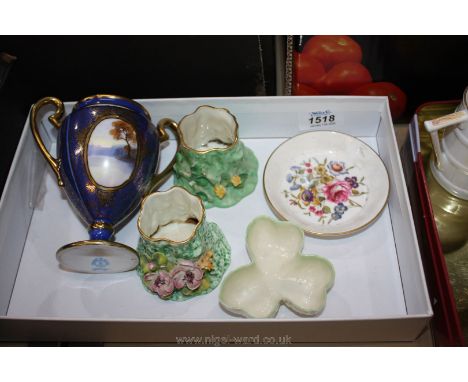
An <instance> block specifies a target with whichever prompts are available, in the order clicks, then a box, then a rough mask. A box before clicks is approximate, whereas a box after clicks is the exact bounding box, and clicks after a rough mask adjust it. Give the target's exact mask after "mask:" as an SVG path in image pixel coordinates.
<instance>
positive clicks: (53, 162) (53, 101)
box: [30, 97, 64, 187]
mask: <svg viewBox="0 0 468 382" xmlns="http://www.w3.org/2000/svg"><path fill="white" fill-rule="evenodd" d="M45 105H54V106H55V107H56V110H55V113H54V114H52V115H51V116H50V117H49V121H50V123H52V125H54V126H55V128H56V129H60V119H61V118H62V115H63V111H64V107H63V102H62V101H60V100H59V99H58V98H54V97H45V98H42V99H40V100H39V101H38V102H36V103H35V104H34V105H33V107H32V109H31V117H30V126H31V131H32V134H33V137H34V139H35V140H36V143H37V146H38V147H39V150H40V151H41V153H42V155H43V156H44V158H45V159H46V161H47V162H48V163H49V165H50V167H52V170H53V171H54V172H55V175H56V176H57V182H58V185H59V186H60V187H63V182H62V177H61V176H60V171H59V168H60V162H59V160H58V159H56V158H54V157H53V156H52V155H50V153H49V152H48V151H47V148H46V147H45V145H44V142H43V140H42V138H41V135H40V134H39V130H38V128H37V121H36V117H37V113H38V112H39V110H40V109H41V108H42V107H43V106H45Z"/></svg>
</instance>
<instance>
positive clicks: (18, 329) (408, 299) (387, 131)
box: [0, 97, 432, 344]
mask: <svg viewBox="0 0 468 382" xmlns="http://www.w3.org/2000/svg"><path fill="white" fill-rule="evenodd" d="M140 102H141V103H142V104H143V105H144V106H145V107H146V108H147V109H148V110H149V112H150V114H151V116H152V119H153V121H155V122H157V121H158V120H159V119H160V118H163V117H170V118H173V119H175V120H176V121H178V120H180V119H181V118H182V116H184V115H185V114H188V113H191V112H192V111H194V110H195V108H196V107H197V106H199V105H203V104H209V105H213V106H222V107H227V108H228V109H229V110H230V111H231V112H232V113H233V114H235V115H236V117H237V119H238V122H239V134H240V138H241V139H242V140H243V141H244V143H245V144H246V145H247V146H249V147H251V148H252V149H253V150H254V152H255V153H256V155H257V157H258V159H259V163H260V167H259V183H258V185H257V188H256V190H255V192H254V193H253V194H252V195H250V196H249V197H247V198H245V199H244V200H243V201H241V202H240V203H239V204H237V205H236V206H234V207H231V208H229V209H217V208H213V209H209V210H208V211H207V219H208V220H210V221H215V222H216V223H218V224H219V226H220V227H221V229H222V230H223V231H224V233H225V235H226V237H227V239H228V241H229V243H230V244H231V247H232V261H231V266H230V268H229V270H228V271H231V270H233V269H235V268H237V267H238V266H240V265H242V264H246V263H248V262H249V258H248V255H247V251H246V249H245V230H246V227H247V225H248V223H249V222H250V221H251V220H252V219H253V218H254V217H255V216H257V215H260V214H265V215H269V216H274V215H273V213H272V211H271V210H270V209H269V207H268V205H267V202H266V200H265V198H264V195H263V188H262V175H263V168H264V165H265V163H266V160H267V159H268V157H269V155H270V154H271V152H272V151H273V150H274V149H275V148H276V147H277V146H278V145H279V144H280V143H281V142H283V141H284V140H285V139H287V138H288V137H291V136H294V135H296V134H299V133H302V132H304V131H307V130H314V129H322V130H323V129H329V130H336V131H341V132H345V133H348V134H351V135H354V136H356V137H358V138H360V139H361V140H363V141H364V142H365V143H367V144H369V145H370V146H371V147H372V148H373V149H374V150H376V151H377V152H378V153H379V155H380V156H381V158H382V160H383V161H384V163H385V165H386V168H387V171H388V173H389V177H390V197H389V201H388V206H387V207H386V208H385V210H384V212H383V214H382V215H381V216H380V217H379V219H377V221H376V222H375V223H374V224H372V225H371V226H370V227H369V228H367V229H366V230H365V231H363V232H361V233H358V234H356V235H354V236H351V237H348V238H342V239H334V240H323V239H317V238H312V237H306V240H305V245H304V253H313V254H319V255H321V256H324V257H326V258H328V259H329V260H330V261H331V262H332V263H333V265H334V267H335V271H336V282H335V285H334V287H333V289H332V290H331V291H330V293H329V294H328V300H327V306H326V308H325V310H324V311H323V312H322V313H321V314H320V315H319V316H317V317H299V316H297V315H295V314H294V313H292V312H291V311H290V310H288V309H287V308H285V307H282V308H281V309H280V311H279V313H278V315H277V317H276V318H273V319H264V320H253V319H243V318H239V317H234V316H232V315H230V314H229V313H227V312H225V311H224V310H222V309H221V307H220V306H219V304H218V292H219V288H218V289H217V290H215V291H214V292H213V293H211V294H209V295H206V296H202V297H198V298H195V299H192V300H189V301H186V302H167V301H161V300H159V299H158V298H157V297H155V296H153V295H151V294H149V293H148V292H146V291H145V290H144V289H143V287H142V286H141V282H140V280H139V278H138V276H137V274H136V272H134V271H133V272H127V273H122V274H114V275H84V274H75V273H70V272H66V271H63V270H61V269H59V268H58V266H57V263H56V260H55V251H56V249H57V248H59V247H60V246H62V245H64V244H67V243H69V242H72V241H77V240H82V239H86V238H87V232H86V227H85V226H84V225H83V224H82V223H81V221H80V220H79V218H78V217H77V216H76V215H75V214H74V212H73V210H72V209H71V207H70V205H69V203H68V201H67V200H66V197H65V195H64V194H63V192H62V191H61V190H60V188H59V187H58V186H57V184H56V181H55V178H54V176H53V174H52V172H51V171H49V168H48V167H47V168H46V166H45V161H44V160H43V158H42V157H41V155H40V153H39V152H38V150H37V149H36V147H35V142H34V140H33V137H32V135H31V133H30V130H29V121H27V122H26V125H25V129H24V132H23V135H22V138H21V141H20V143H19V146H18V149H17V152H16V156H15V159H14V162H13V165H12V168H11V170H10V174H9V177H8V180H7V183H6V185H5V189H4V192H3V195H2V199H1V202H0V227H1V231H0V340H43V341H45V340H48V341H95V342H96V341H103V342H112V341H116V342H126V341H130V342H145V341H148V342H166V343H167V342H169V343H171V342H183V341H185V340H184V339H183V338H184V337H188V338H187V340H188V341H190V338H195V339H194V340H193V341H200V343H207V344H209V343H211V342H210V341H216V338H218V342H219V341H221V342H223V343H233V342H236V341H237V339H238V337H237V336H246V337H247V336H250V337H254V338H260V341H261V339H262V338H264V337H267V338H270V337H274V338H278V336H289V338H290V340H291V341H292V342H295V343H310V342H371V341H413V340H415V339H417V337H418V336H419V335H420V334H421V333H422V332H423V331H424V330H425V329H426V327H427V325H428V323H429V321H430V318H431V317H432V309H431V306H430V303H429V299H428V294H427V289H426V283H425V278H424V273H423V269H422V265H421V259H420V253H419V248H418V244H417V240H416V234H415V230H414V224H413V220H412V215H411V210H410V208H411V207H410V204H409V201H408V196H407V191H406V185H405V181H404V176H403V171H402V167H401V162H400V157H399V153H398V147H397V143H396V139H395V135H394V131H393V125H392V121H391V117H390V113H389V110H388V105H387V100H386V98H385V97H255V98H210V99H206V98H205V99H166V100H140ZM72 106H73V103H67V104H66V109H67V111H68V112H69V111H70V110H71V107H72ZM312 112H327V113H331V114H333V115H335V121H334V123H333V124H332V125H326V126H323V125H322V126H314V127H312V126H311V124H310V121H309V118H310V113H312ZM47 116H48V114H47V113H44V115H42V116H41V118H42V122H43V123H42V126H43V129H44V131H43V135H44V136H45V140H46V141H48V142H49V145H50V146H51V149H52V150H53V144H52V142H53V141H54V138H53V137H52V135H53V134H54V132H53V131H52V129H51V127H50V126H48V123H47V122H46V120H47V119H46V117H47ZM174 151H175V142H174V141H171V142H170V143H169V145H168V146H167V147H165V148H164V149H163V150H162V154H161V163H160V167H161V168H163V167H164V166H165V164H166V163H167V162H169V160H170V158H171V156H172V155H173V154H174ZM52 152H53V151H52ZM171 184H172V179H170V180H169V181H168V182H167V183H166V184H165V185H164V186H163V187H162V189H167V188H168V187H170V185H171ZM135 221H136V216H134V217H133V219H132V220H131V221H130V222H129V223H128V224H127V225H126V226H125V227H123V228H122V229H121V230H120V231H119V232H118V233H117V235H116V239H117V240H118V241H120V242H123V243H125V244H127V245H130V246H133V247H136V244H137V241H138V231H137V229H136V223H135ZM210 339H211V340H210Z"/></svg>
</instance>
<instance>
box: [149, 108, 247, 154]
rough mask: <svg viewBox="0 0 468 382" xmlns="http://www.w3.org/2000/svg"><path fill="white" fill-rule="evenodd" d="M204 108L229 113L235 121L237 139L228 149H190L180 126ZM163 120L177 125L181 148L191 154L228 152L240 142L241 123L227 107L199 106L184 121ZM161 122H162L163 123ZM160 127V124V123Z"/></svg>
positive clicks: (185, 116)
mask: <svg viewBox="0 0 468 382" xmlns="http://www.w3.org/2000/svg"><path fill="white" fill-rule="evenodd" d="M202 107H209V108H211V109H215V110H224V111H225V112H227V113H228V114H229V115H230V116H231V117H232V118H233V119H234V123H235V130H234V133H235V139H234V142H232V143H231V144H229V145H228V146H227V147H212V148H210V149H208V150H197V149H194V148H192V147H190V146H189V145H188V144H187V143H186V142H185V140H184V135H183V133H182V130H181V129H180V125H181V124H182V122H183V121H184V119H185V118H187V117H190V116H191V115H194V114H196V113H197V111H198V110H199V109H201V108H202ZM163 120H166V121H167V122H169V121H170V122H171V123H173V124H174V125H175V128H176V129H177V131H178V132H179V136H180V146H181V147H183V148H184V149H185V150H187V151H190V152H193V153H196V154H200V155H205V154H208V153H211V152H213V151H228V150H231V149H232V148H233V147H235V146H236V145H237V143H238V142H239V123H238V122H237V118H236V116H235V115H234V114H232V113H231V112H230V111H229V110H228V109H226V108H225V107H215V106H211V105H200V106H198V107H197V108H196V109H195V111H194V112H192V113H190V114H187V115H184V116H183V117H182V119H181V120H180V121H179V122H178V123H177V122H175V121H174V120H172V119H170V118H164V119H162V120H161V121H163ZM161 121H160V122H161ZM158 125H159V123H158Z"/></svg>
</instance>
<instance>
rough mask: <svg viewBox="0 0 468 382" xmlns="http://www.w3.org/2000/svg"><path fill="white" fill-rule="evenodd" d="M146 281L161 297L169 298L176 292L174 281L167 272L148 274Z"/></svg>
mask: <svg viewBox="0 0 468 382" xmlns="http://www.w3.org/2000/svg"><path fill="white" fill-rule="evenodd" d="M144 280H145V283H147V285H148V288H149V289H150V290H151V291H153V292H154V293H157V294H158V295H159V296H160V297H167V296H169V295H171V294H172V292H174V281H173V280H172V277H171V275H170V274H169V273H167V272H166V271H159V272H154V273H147V274H146V275H145V277H144Z"/></svg>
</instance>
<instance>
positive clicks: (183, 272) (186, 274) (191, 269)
mask: <svg viewBox="0 0 468 382" xmlns="http://www.w3.org/2000/svg"><path fill="white" fill-rule="evenodd" d="M171 276H172V279H173V280H174V286H175V287H176V288H177V289H182V288H183V287H184V286H185V285H186V286H187V288H189V289H190V290H195V289H197V288H198V287H199V286H200V284H201V280H202V278H203V271H202V270H201V269H200V268H199V267H197V266H196V265H195V264H194V263H192V262H191V261H189V260H181V261H179V263H178V264H177V266H176V267H175V268H174V269H173V270H172V272H171Z"/></svg>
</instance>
